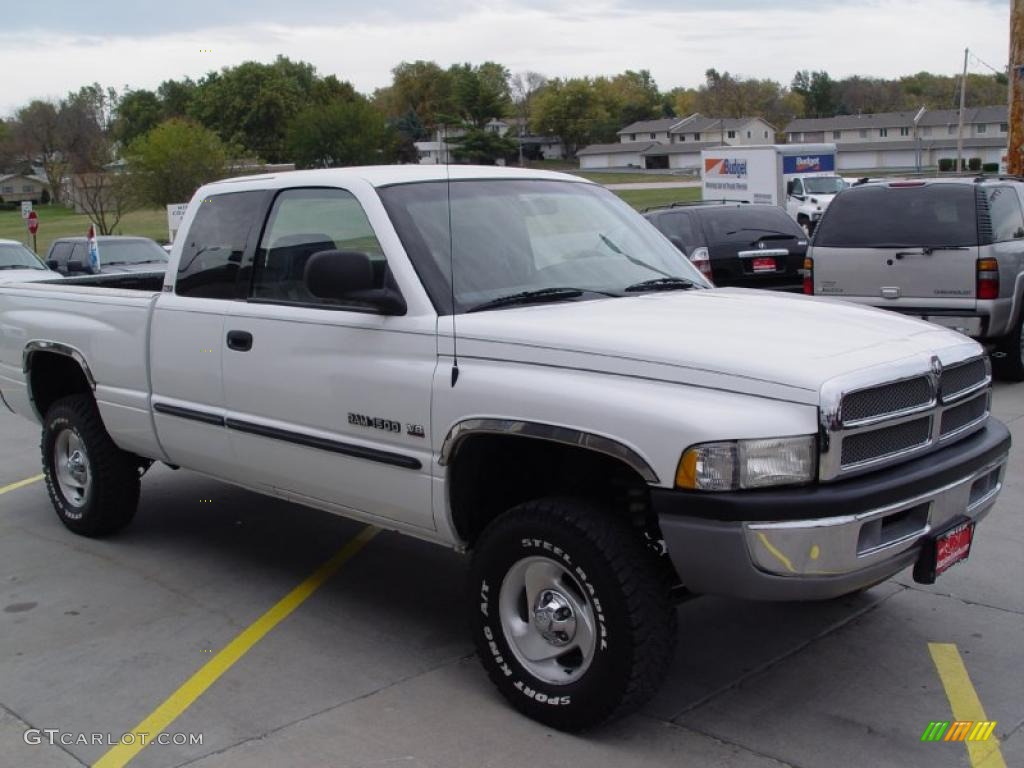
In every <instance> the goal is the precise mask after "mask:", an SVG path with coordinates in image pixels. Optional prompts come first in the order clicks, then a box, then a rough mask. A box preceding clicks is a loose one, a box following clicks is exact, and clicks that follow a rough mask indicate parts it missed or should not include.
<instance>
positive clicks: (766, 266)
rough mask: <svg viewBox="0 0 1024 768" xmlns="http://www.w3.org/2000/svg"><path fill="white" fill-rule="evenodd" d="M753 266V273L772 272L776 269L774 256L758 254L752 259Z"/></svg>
mask: <svg viewBox="0 0 1024 768" xmlns="http://www.w3.org/2000/svg"><path fill="white" fill-rule="evenodd" d="M753 267H754V272H755V273H757V272H774V271H775V269H776V267H775V258H774V257H773V256H759V257H758V258H756V259H754V263H753Z"/></svg>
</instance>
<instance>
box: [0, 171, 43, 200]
mask: <svg viewBox="0 0 1024 768" xmlns="http://www.w3.org/2000/svg"><path fill="white" fill-rule="evenodd" d="M0 200H2V201H3V202H5V203H18V202H21V201H23V200H31V201H32V202H33V203H43V202H49V200H50V183H49V182H48V181H47V180H46V179H44V178H43V177H42V176H36V175H34V174H21V173H8V174H4V175H0Z"/></svg>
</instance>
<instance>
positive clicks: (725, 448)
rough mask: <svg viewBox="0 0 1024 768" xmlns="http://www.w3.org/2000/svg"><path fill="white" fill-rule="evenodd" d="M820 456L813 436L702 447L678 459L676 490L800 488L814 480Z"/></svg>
mask: <svg viewBox="0 0 1024 768" xmlns="http://www.w3.org/2000/svg"><path fill="white" fill-rule="evenodd" d="M817 456H818V452H817V441H816V439H815V436H814V435H807V436H804V437H777V438H770V439H767V440H733V441H729V442H722V443H703V444H701V445H694V446H691V447H690V448H687V449H686V451H685V452H684V453H683V455H682V458H680V459H679V467H678V469H677V470H676V487H677V488H687V489H693V490H699V491H735V490H738V489H741V488H766V487H769V486H773V485H801V484H804V483H810V482H811V481H813V480H814V475H815V472H816V467H817Z"/></svg>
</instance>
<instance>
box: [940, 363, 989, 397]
mask: <svg viewBox="0 0 1024 768" xmlns="http://www.w3.org/2000/svg"><path fill="white" fill-rule="evenodd" d="M987 377H988V367H987V366H986V365H985V361H984V360H981V359H977V360H968V361H967V362H966V363H961V364H960V365H954V366H951V367H949V368H946V369H945V370H943V371H942V378H941V379H940V380H939V388H940V389H941V390H942V398H943V399H944V400H950V399H952V398H955V397H959V396H961V395H963V394H964V393H966V392H970V391H973V390H974V389H977V388H978V385H979V384H982V383H985V380H986V378H987Z"/></svg>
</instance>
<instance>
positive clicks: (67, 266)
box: [46, 235, 167, 276]
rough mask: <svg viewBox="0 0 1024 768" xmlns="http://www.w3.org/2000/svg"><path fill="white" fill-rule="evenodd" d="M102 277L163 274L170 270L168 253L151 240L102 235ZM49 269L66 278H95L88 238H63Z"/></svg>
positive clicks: (54, 249) (56, 244)
mask: <svg viewBox="0 0 1024 768" xmlns="http://www.w3.org/2000/svg"><path fill="white" fill-rule="evenodd" d="M96 246H97V248H98V249H99V252H100V271H99V274H103V275H109V274H124V273H127V272H163V271H165V270H166V269H167V251H165V250H164V249H163V248H161V247H160V246H159V245H157V244H156V241H154V240H150V239H149V238H148V237H127V236H120V235H100V236H99V237H97V238H96ZM46 266H48V267H49V268H50V269H54V270H56V271H58V272H60V273H61V274H62V275H65V276H66V275H71V274H93V272H92V269H91V268H90V266H89V240H88V238H85V237H61V238H59V239H57V240H54V241H53V244H52V245H51V246H50V251H49V253H47V254H46Z"/></svg>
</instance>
